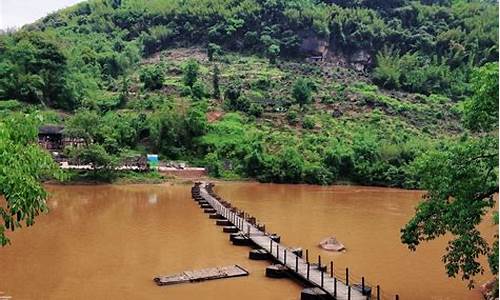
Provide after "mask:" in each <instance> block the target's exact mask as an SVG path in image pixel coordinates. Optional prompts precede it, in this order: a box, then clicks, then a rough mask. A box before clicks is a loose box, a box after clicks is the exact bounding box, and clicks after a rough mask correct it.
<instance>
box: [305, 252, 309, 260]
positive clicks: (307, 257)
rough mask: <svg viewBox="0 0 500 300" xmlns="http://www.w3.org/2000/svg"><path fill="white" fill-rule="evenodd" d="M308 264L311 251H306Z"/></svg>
mask: <svg viewBox="0 0 500 300" xmlns="http://www.w3.org/2000/svg"><path fill="white" fill-rule="evenodd" d="M306 262H309V249H306Z"/></svg>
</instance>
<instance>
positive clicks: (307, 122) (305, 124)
mask: <svg viewBox="0 0 500 300" xmlns="http://www.w3.org/2000/svg"><path fill="white" fill-rule="evenodd" d="M314 126H316V122H315V120H314V117H313V116H306V117H305V118H304V120H303V121H302V128H304V129H313V128H314Z"/></svg>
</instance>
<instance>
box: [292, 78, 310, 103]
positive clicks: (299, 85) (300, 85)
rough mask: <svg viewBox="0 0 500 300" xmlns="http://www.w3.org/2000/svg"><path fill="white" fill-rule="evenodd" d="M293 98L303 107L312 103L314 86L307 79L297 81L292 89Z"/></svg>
mask: <svg viewBox="0 0 500 300" xmlns="http://www.w3.org/2000/svg"><path fill="white" fill-rule="evenodd" d="M292 97H293V98H294V99H295V102H296V103H297V104H299V105H300V106H301V107H302V106H304V105H306V104H309V103H311V100H312V84H311V82H310V81H309V80H307V79H305V78H299V79H297V80H296V81H295V82H294V84H293V87H292Z"/></svg>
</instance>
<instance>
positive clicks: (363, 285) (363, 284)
mask: <svg viewBox="0 0 500 300" xmlns="http://www.w3.org/2000/svg"><path fill="white" fill-rule="evenodd" d="M361 293H362V294H363V295H364V294H365V277H361Z"/></svg>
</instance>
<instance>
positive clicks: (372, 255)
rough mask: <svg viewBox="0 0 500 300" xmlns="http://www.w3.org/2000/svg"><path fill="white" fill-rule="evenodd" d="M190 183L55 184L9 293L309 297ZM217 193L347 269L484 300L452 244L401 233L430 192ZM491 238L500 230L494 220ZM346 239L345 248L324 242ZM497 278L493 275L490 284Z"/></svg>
mask: <svg viewBox="0 0 500 300" xmlns="http://www.w3.org/2000/svg"><path fill="white" fill-rule="evenodd" d="M190 187H191V186H190V185H181V184H179V185H172V184H165V185H122V186H48V189H49V191H50V192H51V198H50V200H49V202H48V204H49V207H50V213H49V214H47V215H44V216H41V217H39V218H38V221H37V222H36V224H35V226H33V227H30V228H23V229H21V230H18V231H16V232H14V233H11V234H10V237H11V240H12V245H11V246H8V247H5V248H0V296H1V295H2V293H1V292H3V293H4V295H9V296H12V299H13V300H17V299H176V300H177V299H179V300H185V299H200V300H203V299H238V300H246V299H253V300H254V299H263V300H266V299H284V300H292V299H299V296H300V290H301V288H302V287H301V286H300V285H299V284H298V283H296V282H293V281H291V280H287V279H268V278H266V277H265V276H264V270H265V267H266V266H267V265H268V263H267V262H262V261H250V260H248V258H247V257H248V250H249V249H248V248H247V247H236V246H232V245H231V244H230V243H229V241H228V236H227V234H224V233H222V231H221V228H220V227H216V226H214V225H213V223H214V222H213V220H210V219H208V217H207V215H205V214H203V212H202V211H201V210H200V209H199V207H198V205H197V204H196V203H195V202H194V201H191V200H190ZM215 190H216V191H217V192H218V193H219V194H220V195H222V196H223V197H225V198H226V199H228V200H230V201H231V202H232V203H233V204H235V205H237V206H239V207H241V208H243V209H245V210H246V211H248V212H249V213H251V214H253V215H255V216H256V217H257V218H258V219H259V220H261V221H262V222H264V223H265V224H266V225H267V229H268V230H269V231H273V232H277V233H279V234H280V235H281V236H282V242H283V243H284V244H287V245H290V246H300V247H302V248H304V249H305V248H308V249H309V251H310V257H311V259H314V258H316V257H317V255H321V256H322V260H323V262H325V261H328V262H329V261H330V260H333V261H334V262H335V268H336V270H337V272H345V267H346V266H347V267H349V269H350V272H351V276H352V277H351V278H353V279H359V278H360V277H361V276H365V277H366V279H367V281H368V282H370V283H372V284H380V285H381V287H382V290H383V291H384V292H385V293H387V295H389V294H395V293H398V294H399V295H400V299H402V300H404V299H480V295H479V292H478V291H477V290H472V291H469V290H468V289H467V287H466V284H465V283H464V282H462V281H460V280H458V279H449V278H447V276H446V275H445V270H444V268H443V265H442V263H441V255H442V253H443V251H444V247H445V245H446V240H445V239H441V240H438V241H433V242H431V243H428V244H424V245H422V246H421V247H420V248H419V249H418V250H417V251H416V252H410V251H408V250H407V248H406V247H405V246H403V245H401V244H400V241H399V230H400V228H401V226H402V225H403V224H404V223H405V222H406V221H407V220H408V218H409V217H410V216H411V215H412V213H413V212H414V206H415V205H416V204H417V203H418V202H419V200H420V197H421V192H416V191H405V190H397V189H385V188H370V187H342V186H334V187H318V186H307V185H273V184H259V183H219V184H217V186H216V188H215ZM481 230H482V231H483V232H484V233H485V235H486V236H492V235H493V233H494V232H495V230H497V228H496V227H495V226H492V225H491V223H490V222H489V221H488V222H485V224H482V226H481ZM329 235H335V236H336V237H337V238H338V239H339V240H340V241H342V242H343V243H344V244H345V245H346V247H347V249H348V250H347V252H345V253H336V254H332V253H328V252H325V251H322V250H320V249H319V248H318V247H317V244H318V242H319V241H320V240H321V239H323V238H324V237H327V236H329ZM228 264H239V265H241V266H244V267H245V268H247V269H248V270H249V271H250V273H251V274H250V276H248V277H241V278H234V279H225V280H219V281H211V282H203V283H197V284H182V285H177V286H168V287H157V286H155V285H154V284H153V281H152V278H153V277H154V276H155V275H158V274H170V273H176V272H181V271H184V270H191V269H196V268H204V267H212V266H219V265H228ZM490 276H491V275H490V274H484V275H482V276H480V277H478V278H477V279H478V281H479V282H481V281H484V280H486V279H488V278H489V277H490Z"/></svg>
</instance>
